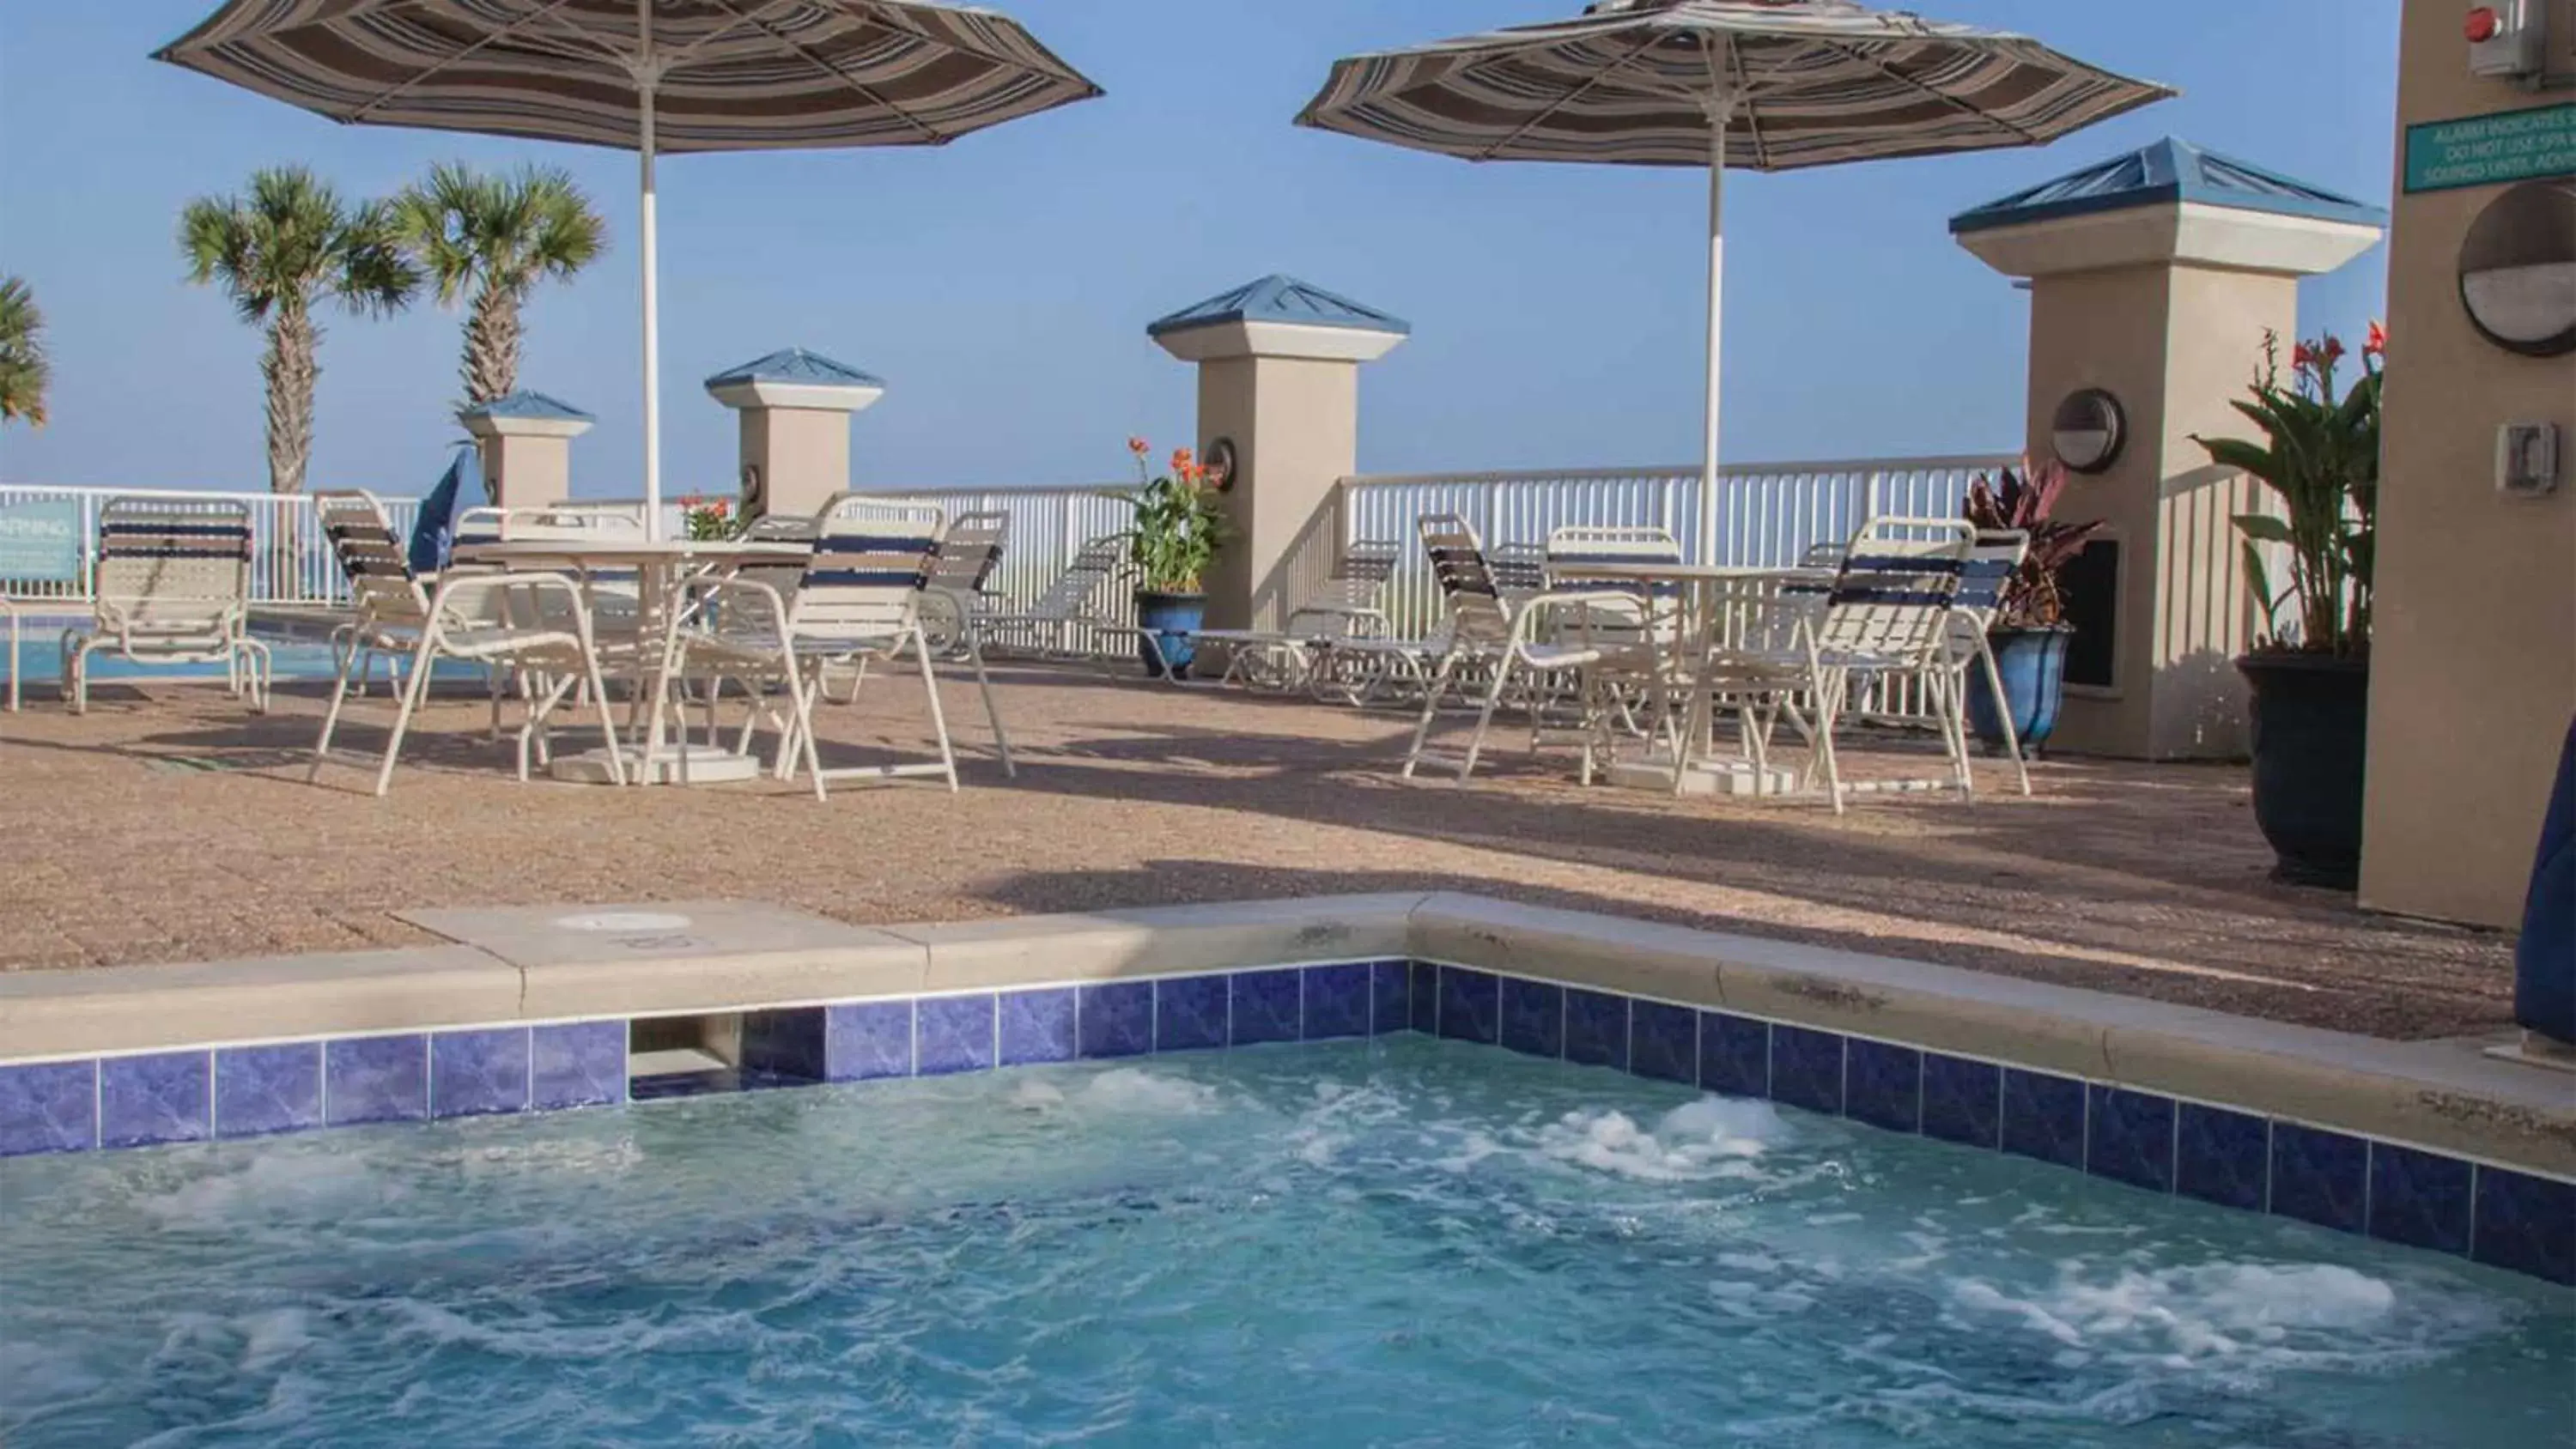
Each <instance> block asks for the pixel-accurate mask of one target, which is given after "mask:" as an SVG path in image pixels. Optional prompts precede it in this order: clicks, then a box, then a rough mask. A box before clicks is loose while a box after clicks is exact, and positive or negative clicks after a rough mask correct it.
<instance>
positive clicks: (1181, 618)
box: [1136, 589, 1207, 679]
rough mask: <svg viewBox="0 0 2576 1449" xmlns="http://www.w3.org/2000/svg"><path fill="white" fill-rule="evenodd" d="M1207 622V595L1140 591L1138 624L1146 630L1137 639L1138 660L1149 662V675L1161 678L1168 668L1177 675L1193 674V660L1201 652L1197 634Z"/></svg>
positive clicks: (1185, 677) (1180, 677) (1173, 675)
mask: <svg viewBox="0 0 2576 1449" xmlns="http://www.w3.org/2000/svg"><path fill="white" fill-rule="evenodd" d="M1206 622H1207V595H1205V594H1162V593H1156V592H1154V591H1152V590H1150V589H1138V590H1137V591H1136V627H1137V628H1139V629H1142V630H1144V631H1145V635H1144V637H1143V638H1141V639H1138V640H1137V641H1136V659H1137V662H1139V663H1141V664H1143V665H1144V666H1145V675H1146V677H1147V678H1149V679H1160V678H1162V677H1163V676H1164V673H1165V672H1166V671H1167V670H1168V671H1169V673H1170V675H1171V677H1172V678H1174V679H1187V678H1189V677H1190V660H1191V659H1193V658H1195V657H1196V656H1197V654H1198V643H1197V640H1196V638H1195V636H1196V635H1197V633H1198V631H1199V628H1200V626H1201V625H1203V624H1204V623H1206Z"/></svg>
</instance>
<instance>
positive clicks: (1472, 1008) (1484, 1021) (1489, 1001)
mask: <svg viewBox="0 0 2576 1449" xmlns="http://www.w3.org/2000/svg"><path fill="white" fill-rule="evenodd" d="M1502 1017H1503V982H1502V978H1501V977H1498V976H1496V975H1494V974H1493V973H1492V972H1490V971H1470V970H1468V969H1467V968H1465V967H1463V966H1443V967H1441V968H1440V1034H1441V1035H1442V1036H1445V1037H1448V1038H1450V1039H1452V1040H1454V1041H1480V1042H1483V1043H1485V1044H1486V1045H1488V1046H1491V1045H1493V1044H1494V1043H1495V1042H1498V1041H1500V1040H1502V1035H1503V1022H1502Z"/></svg>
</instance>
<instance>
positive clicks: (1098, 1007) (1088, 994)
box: [924, 981, 1154, 1070]
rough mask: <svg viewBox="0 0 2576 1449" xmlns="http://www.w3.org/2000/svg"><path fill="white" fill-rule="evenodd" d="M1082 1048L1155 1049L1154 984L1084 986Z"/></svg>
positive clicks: (1094, 1051)
mask: <svg viewBox="0 0 2576 1449" xmlns="http://www.w3.org/2000/svg"><path fill="white" fill-rule="evenodd" d="M1081 1047H1082V1054H1083V1055H1084V1056H1086V1057H1140V1056H1143V1055H1144V1054H1145V1053H1147V1052H1150V1051H1152V1050H1153V1049H1154V983H1153V982H1151V981H1112V982H1109V983H1107V984H1106V985H1101V986H1086V987H1084V988H1082V1039H1081ZM924 1070H927V1068H924Z"/></svg>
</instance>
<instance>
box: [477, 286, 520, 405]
mask: <svg viewBox="0 0 2576 1449" xmlns="http://www.w3.org/2000/svg"><path fill="white" fill-rule="evenodd" d="M464 374H465V401H466V402H467V403H469V404H471V403H482V402H490V401H491V400H492V399H494V398H497V397H507V396H508V395H509V394H510V393H512V392H514V391H516V390H517V388H518V386H519V299H518V296H517V295H516V294H515V293H512V292H510V291H508V290H506V289H504V288H500V287H493V286H488V285H487V286H485V287H484V288H483V289H482V290H481V291H479V292H476V293H475V294H474V311H473V314H472V315H471V316H469V317H467V318H466V321H465V367H464Z"/></svg>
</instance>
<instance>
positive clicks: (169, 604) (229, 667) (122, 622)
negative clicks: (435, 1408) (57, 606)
mask: <svg viewBox="0 0 2576 1449" xmlns="http://www.w3.org/2000/svg"><path fill="white" fill-rule="evenodd" d="M250 554H251V527H250V507H249V505H247V504H243V503H197V502H190V503H185V504H173V503H167V502H163V501H160V500H156V499H150V498H138V497H122V498H111V499H109V500H107V502H106V503H104V504H102V505H101V506H100V508H99V511H98V559H97V563H96V564H95V565H94V567H93V569H92V571H91V575H90V577H91V580H92V583H91V593H92V599H93V602H92V621H91V623H90V625H89V627H88V628H86V629H81V628H73V629H66V630H64V631H63V648H62V655H63V696H64V698H65V699H67V700H69V701H70V702H71V711H72V713H74V714H83V713H86V712H87V711H88V709H89V661H90V656H92V655H94V654H102V653H104V654H111V655H114V656H115V657H117V658H120V659H123V660H126V661H128V662H129V663H132V664H136V665H139V666H142V667H144V668H147V669H148V668H150V667H151V666H153V665H156V664H221V665H223V666H224V679H225V685H226V687H227V688H228V689H229V690H230V691H231V692H232V693H233V694H235V695H242V694H247V695H248V696H249V698H250V707H251V708H252V709H253V710H255V711H258V712H260V713H266V712H267V710H268V684H269V674H270V663H269V653H268V646H267V645H266V644H263V643H261V642H260V641H259V640H257V639H254V638H252V637H250ZM16 678H17V670H16V666H15V663H14V661H13V662H12V665H11V669H10V679H11V680H12V681H13V682H14V681H15V680H16Z"/></svg>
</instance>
